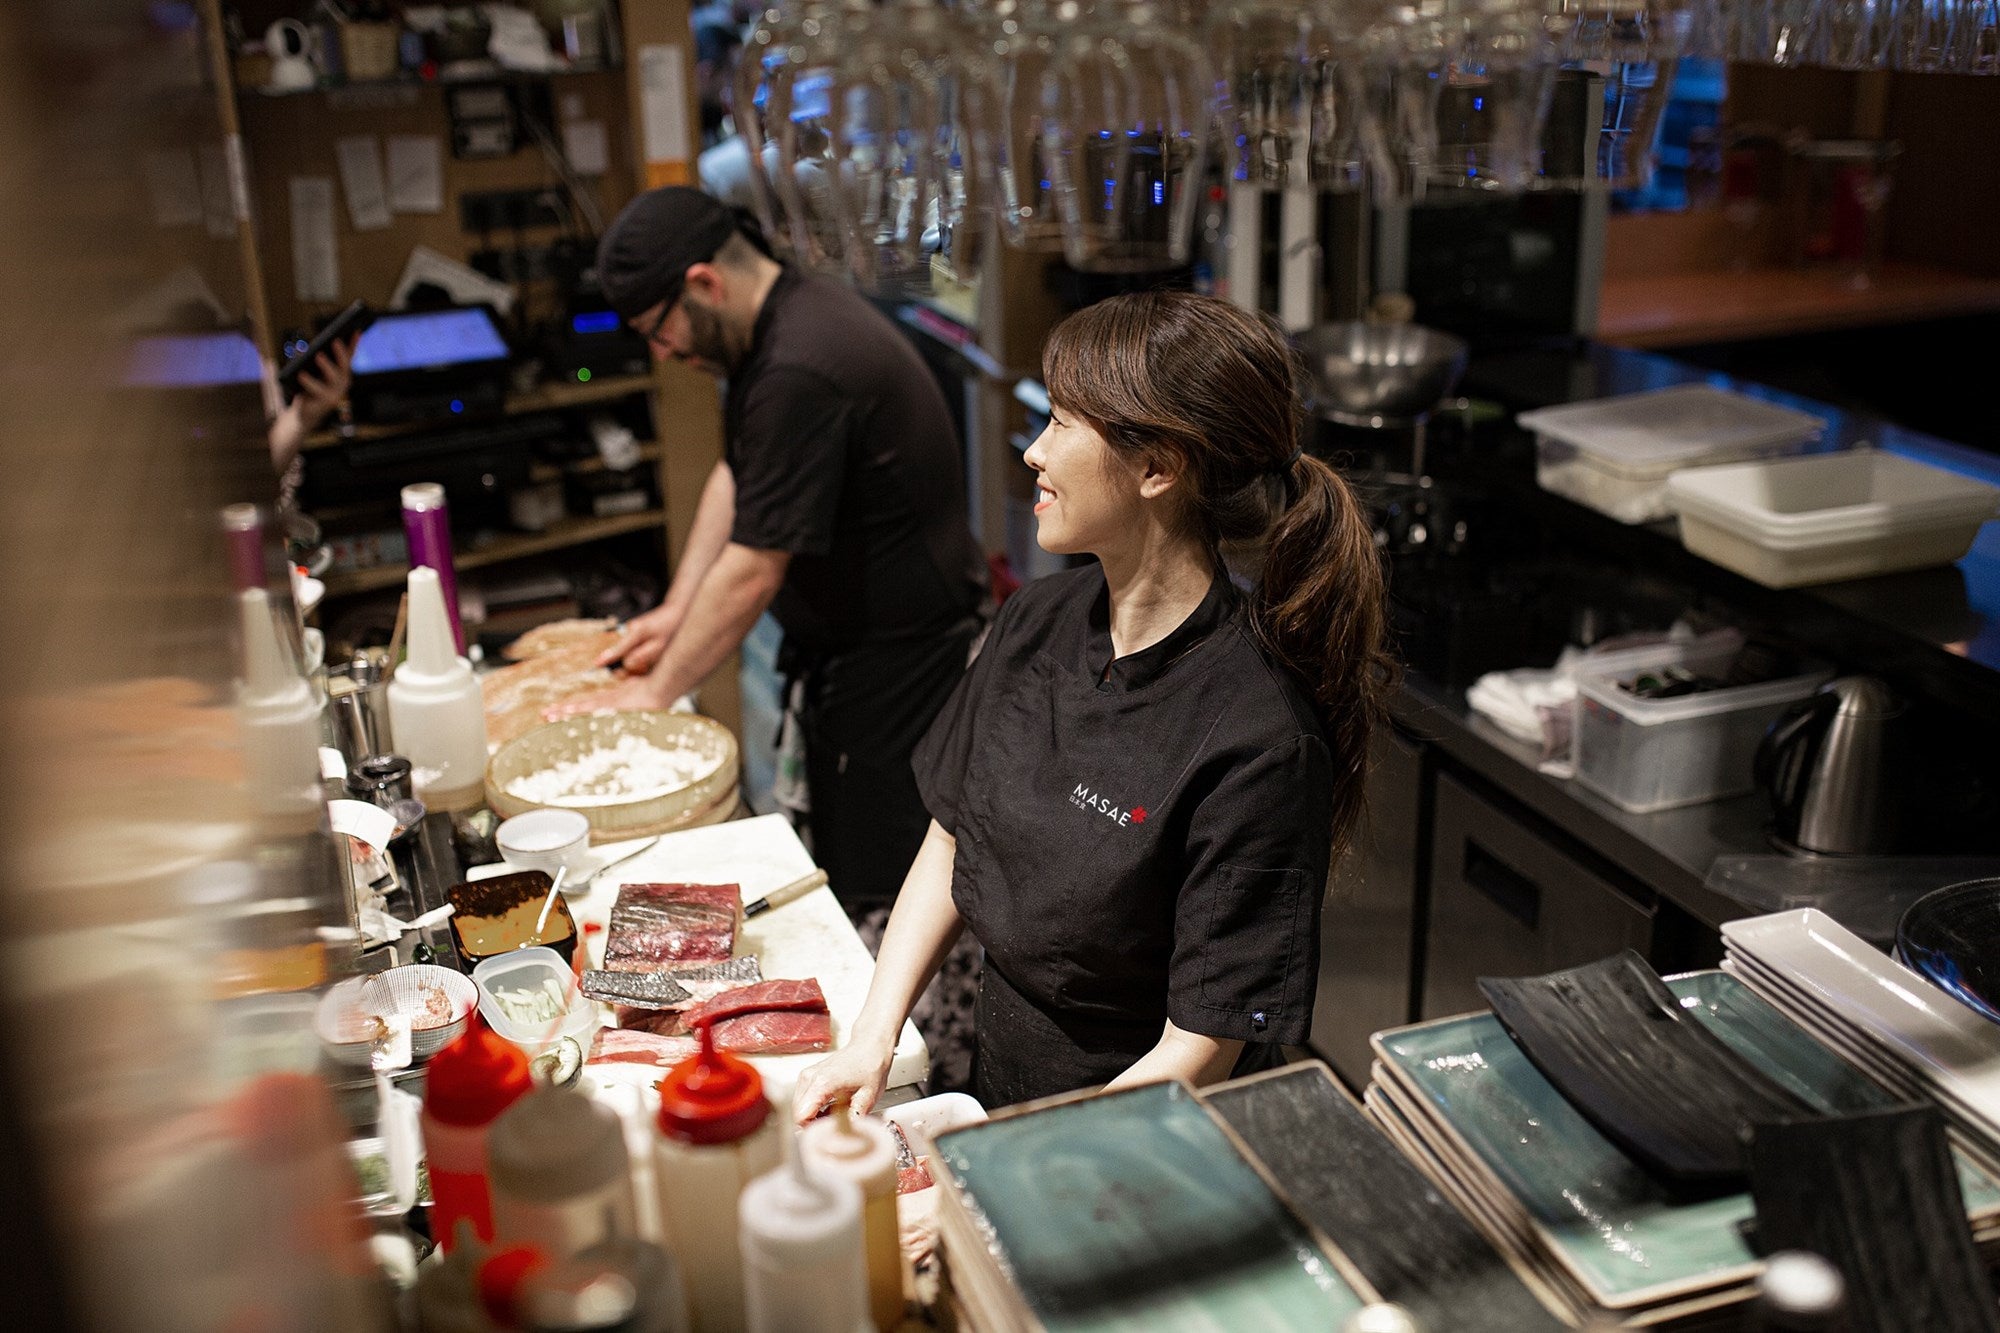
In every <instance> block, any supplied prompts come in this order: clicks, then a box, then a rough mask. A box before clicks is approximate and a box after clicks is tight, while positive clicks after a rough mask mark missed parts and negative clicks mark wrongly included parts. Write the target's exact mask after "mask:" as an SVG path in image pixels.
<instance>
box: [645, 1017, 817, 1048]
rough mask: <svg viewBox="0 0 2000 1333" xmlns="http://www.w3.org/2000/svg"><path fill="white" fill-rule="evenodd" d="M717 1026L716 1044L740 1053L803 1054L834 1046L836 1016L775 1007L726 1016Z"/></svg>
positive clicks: (685, 1039) (686, 1039)
mask: <svg viewBox="0 0 2000 1333" xmlns="http://www.w3.org/2000/svg"><path fill="white" fill-rule="evenodd" d="M714 1027H715V1044H716V1045H717V1046H719V1047H721V1048H722V1049H723V1050H725V1051H731V1052H734V1053H735V1054H737V1055H800V1054H803V1053H805V1052H807V1051H824V1050H826V1049H827V1048H829V1047H830V1046H832V1045H833V1019H832V1018H831V1017H830V1016H829V1015H827V1014H823V1013H820V1014H802V1013H787V1012H781V1011H776V1010H772V1011H768V1012H761V1013H755V1014H744V1015H743V1016H741V1017H740V1018H725V1019H723V1020H722V1021H721V1022H719V1023H716V1024H715V1025H714ZM680 1040H682V1041H688V1040H692V1039H691V1038H686V1037H683V1038H680Z"/></svg>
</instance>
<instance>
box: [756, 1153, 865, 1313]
mask: <svg viewBox="0 0 2000 1333" xmlns="http://www.w3.org/2000/svg"><path fill="white" fill-rule="evenodd" d="M785 1159H786V1160H785V1164H784V1165H783V1166H781V1167H779V1168H778V1169H777V1170H776V1171H773V1172H771V1173H770V1174H768V1175H763V1176H759V1177H757V1179H755V1180H753V1181H751V1182H750V1187H749V1188H748V1189H746V1190H744V1191H743V1197H742V1199H741V1201H740V1202H739V1204H738V1212H737V1217H738V1221H739V1223H740V1225H741V1243H742V1246H743V1299H744V1305H745V1308H746V1312H747V1314H748V1325H747V1333H857V1330H866V1329H873V1328H875V1327H876V1324H875V1322H874V1321H873V1320H871V1319H870V1318H869V1317H868V1272H867V1264H868V1260H867V1246H866V1244H865V1243H864V1242H863V1241H862V1238H861V1212H862V1201H861V1189H860V1187H859V1186H857V1185H855V1184H854V1183H853V1182H851V1181H847V1180H842V1179H841V1178H840V1177H839V1176H835V1175H830V1174H828V1173H827V1172H826V1171H824V1170H822V1169H821V1168H819V1167H816V1166H810V1165H808V1164H807V1163H806V1161H805V1160H804V1158H803V1157H802V1156H801V1155H800V1153H799V1152H797V1151H794V1152H789V1153H787V1154H785ZM900 1311H901V1305H900V1302H899V1303H898V1315H899V1317H900ZM881 1327H882V1328H884V1329H894V1328H895V1327H897V1325H895V1324H884V1325H882V1326H881Z"/></svg>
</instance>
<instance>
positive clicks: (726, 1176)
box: [653, 1024, 783, 1333]
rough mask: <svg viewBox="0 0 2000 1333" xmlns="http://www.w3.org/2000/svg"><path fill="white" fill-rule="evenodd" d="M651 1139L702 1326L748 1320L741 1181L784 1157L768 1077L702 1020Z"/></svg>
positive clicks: (707, 1330) (709, 1328)
mask: <svg viewBox="0 0 2000 1333" xmlns="http://www.w3.org/2000/svg"><path fill="white" fill-rule="evenodd" d="M657 1129H658V1133H657V1134H655V1135H654V1138H653V1183H654V1189H655V1190H656V1191H657V1193H658V1196H659V1204H660V1231H661V1234H662V1236H663V1237H664V1239H665V1241H666V1246H667V1249H668V1250H670V1251H671V1252H672V1253H673V1255H674V1257H675V1258H676V1259H677V1260H679V1262H680V1268H681V1272H682V1273H683V1274H684V1275H685V1277H686V1279H687V1294H688V1313H689V1315H690V1316H691V1318H690V1321H689V1322H690V1323H691V1324H692V1326H693V1328H694V1330H695V1333H739V1331H740V1330H741V1329H742V1328H743V1258H742V1254H741V1252H740V1251H739V1250H738V1248H737V1244H736V1227H735V1226H734V1224H733V1223H734V1219H735V1217H736V1200H737V1197H738V1196H739V1195H740V1194H741V1193H742V1192H743V1187H744V1186H745V1185H747V1184H749V1183H750V1182H751V1181H752V1180H754V1179H756V1178H757V1177H758V1176H761V1175H763V1174H764V1173H765V1172H767V1171H769V1170H770V1169H771V1168H772V1167H774V1166H776V1165H777V1164H778V1159H779V1156H780V1155H781V1153H782V1152H783V1145H782V1143H781V1136H782V1129H781V1128H780V1126H779V1124H778V1121H777V1119H776V1118H775V1117H774V1116H773V1115H772V1114H771V1103H770V1102H769V1101H768V1100H766V1099H765V1097H764V1080H763V1079H762V1078H760V1077H758V1074H757V1071H756V1070H755V1069H752V1068H751V1067H750V1065H749V1064H748V1063H746V1062H745V1061H742V1060H739V1059H737V1058H736V1057H735V1056H733V1055H730V1054H728V1053H727V1052H724V1051H718V1050H716V1049H715V1035H714V1033H713V1032H711V1031H710V1030H709V1028H708V1025H707V1024H703V1025H702V1029H701V1050H700V1051H699V1052H698V1053H696V1054H695V1055H693V1056H691V1057H689V1058H688V1059H686V1060H683V1061H682V1062H681V1063H680V1064H677V1065H675V1066H674V1067H673V1068H672V1069H670V1070H668V1071H667V1076H666V1077H665V1078H663V1079H661V1080H660V1118H659V1121H658V1123H657Z"/></svg>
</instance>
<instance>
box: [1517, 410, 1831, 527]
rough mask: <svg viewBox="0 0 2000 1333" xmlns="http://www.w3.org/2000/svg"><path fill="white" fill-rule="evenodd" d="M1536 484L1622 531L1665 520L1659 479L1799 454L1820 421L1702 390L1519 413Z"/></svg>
mask: <svg viewBox="0 0 2000 1333" xmlns="http://www.w3.org/2000/svg"><path fill="white" fill-rule="evenodd" d="M1518 420H1519V421H1520V424H1521V426H1522V427H1523V428H1524V429H1526V430H1532V431H1534V432H1535V437H1536V438H1535V480H1536V481H1537V482H1538V483H1539V484H1540V485H1541V487H1542V489H1543V490H1545V491H1552V492H1554V493H1555V494H1557V495H1562V496H1567V497H1568V498H1569V499H1572V500H1574V501H1576V502H1577V503H1578V504H1581V505H1588V506H1589V507H1590V508H1592V509H1595V510H1597V511H1598V512H1600V513H1604V514H1609V515H1610V516H1611V517H1612V518H1615V519H1617V520H1618V521H1619V522H1621V523H1651V522H1655V521H1657V520H1659V519H1664V518H1670V517H1672V515H1673V510H1672V508H1671V507H1670V506H1669V505H1668V503H1667V478H1668V477H1670V476H1672V475H1673V474H1674V473H1676V472H1678V471H1680V470H1681V469H1682V468H1690V467H1703V466H1706V465H1709V464H1714V463H1734V462H1739V461H1741V460H1745V459H1754V458H1769V457H1774V456H1778V455H1783V454H1791V453H1797V452H1798V451H1799V450H1800V449H1801V448H1803V447H1804V446H1805V445H1806V444H1807V443H1808V442H1809V441H1811V440H1813V439H1815V438H1817V437H1818V435H1819V433H1820V431H1821V430H1822V429H1823V428H1824V427H1825V425H1826V423H1825V422H1824V421H1822V420H1821V419H1820V418H1818V417H1814V416H1808V415H1807V414H1806V413H1804V412H1796V411H1793V410H1792V409H1791V408H1788V407H1779V406H1778V405H1777V404H1775V403H1767V402H1764V401H1763V400H1762V399H1758V398H1750V397H1746V396H1745V395H1743V394H1738V393H1730V392H1728V391H1727V390H1723V389H1716V388H1712V387H1710V386H1708V385H1705V384H1687V385H1681V386H1678V387H1675V388H1671V389H1656V390H1653V391H1651V392H1648V393H1633V394H1624V395H1621V396H1619V397H1617V398H1596V399H1592V400H1590V401H1588V402H1582V403H1564V404H1562V405H1560V406H1557V407H1543V408H1537V409H1536V410H1534V411H1532V412H1523V413H1522V414H1521V415H1520V417H1519V418H1518Z"/></svg>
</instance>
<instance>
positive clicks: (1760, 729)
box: [1575, 636, 1830, 813]
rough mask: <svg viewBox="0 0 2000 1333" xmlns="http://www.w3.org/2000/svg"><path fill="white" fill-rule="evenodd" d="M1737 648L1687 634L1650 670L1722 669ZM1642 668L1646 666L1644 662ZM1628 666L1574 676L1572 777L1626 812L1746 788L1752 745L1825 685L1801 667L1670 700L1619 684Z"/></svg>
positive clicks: (1822, 677) (1715, 672) (1820, 675)
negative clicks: (1677, 649)
mask: <svg viewBox="0 0 2000 1333" xmlns="http://www.w3.org/2000/svg"><path fill="white" fill-rule="evenodd" d="M1740 647H1741V644H1740V641H1739V642H1737V643H1735V644H1733V645H1732V643H1731V642H1730V641H1729V639H1726V638H1725V639H1721V640H1711V636H1703V638H1702V639H1698V640H1695V641H1694V643H1693V644H1692V645H1690V647H1689V648H1688V649H1686V650H1684V651H1683V652H1682V653H1681V654H1680V655H1679V656H1678V657H1676V658H1674V659H1672V660H1670V661H1661V662H1657V663H1655V664H1654V665H1655V666H1658V667H1666V666H1684V667H1686V668H1687V669H1688V670H1690V671H1692V672H1694V673H1695V674H1697V675H1706V676H1721V675H1724V674H1725V673H1727V672H1728V671H1729V669H1730V667H1731V665H1732V664H1733V662H1734V660H1735V657H1736V655H1737V652H1738V651H1739V649H1740ZM1649 669H1650V668H1649ZM1632 672H1633V668H1632V667H1630V666H1629V665H1628V666H1627V667H1626V668H1625V669H1623V670H1620V671H1616V672H1612V673H1605V672H1601V671H1600V672H1585V673H1582V674H1579V675H1578V676H1577V678H1576V691H1577V700H1576V728H1575V757H1576V776H1577V780H1578V781H1579V782H1581V783H1583V785H1584V786H1586V787H1589V788H1590V789H1591V790H1593V791H1595V792H1597V793H1598V794H1599V795H1601V796H1603V797H1604V798H1605V799H1607V800H1609V801H1611V802H1612V803H1613V804H1614V805H1618V806H1620V807H1622V808H1624V809H1626V810H1632V811H1636V812H1641V813H1644V812H1647V811H1652V810H1666V809H1670V808H1672V807H1675V806H1682V805H1699V804H1700V803H1702V802H1703V801H1714V800H1720V799H1722V798H1723V797H1725V796H1734V795H1737V794H1739V793H1742V792H1747V791H1749V790H1750V787H1751V783H1752V779H1751V763H1752V759H1753V757H1754V756H1755V754H1756V752H1757V742H1758V741H1759V740H1761V739H1762V738H1763V735H1764V731H1765V729H1766V728H1767V727H1769V726H1770V724H1771V722H1772V721H1773V720H1774V719H1775V718H1776V717H1777V716H1778V714H1779V713H1781V712H1783V711H1784V709H1785V706H1786V705H1787V704H1790V703H1792V702H1794V701H1795V700H1798V699H1803V698H1805V697H1806V696H1807V695H1809V694H1811V693H1812V692H1813V691H1814V690H1816V689H1818V688H1819V687H1820V686H1821V685H1822V684H1824V683H1825V682H1826V680H1827V677H1828V676H1829V674H1830V673H1829V672H1826V671H1823V670H1820V671H1808V672H1803V673H1801V674H1798V675H1793V676H1787V677H1785V678H1783V679H1778V680H1769V681H1764V682H1761V683H1759V684H1754V685H1736V686H1731V687H1729V688H1726V689H1718V690H1707V691H1704V692H1701V693H1698V694H1688V695H1682V696H1679V697H1677V698H1665V699H1646V698H1641V697H1639V696H1638V695H1635V694H1632V693H1630V692H1629V691H1627V690H1625V689H1624V688H1622V683H1623V682H1624V681H1626V680H1628V679H1630V677H1631V674H1632Z"/></svg>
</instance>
